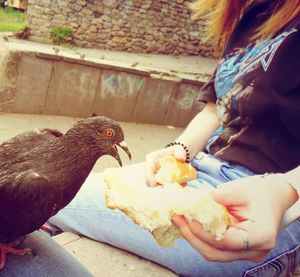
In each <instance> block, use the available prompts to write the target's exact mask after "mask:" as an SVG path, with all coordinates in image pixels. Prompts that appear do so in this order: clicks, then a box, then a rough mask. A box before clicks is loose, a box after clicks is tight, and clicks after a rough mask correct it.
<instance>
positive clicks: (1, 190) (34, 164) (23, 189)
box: [0, 116, 131, 271]
mask: <svg viewBox="0 0 300 277" xmlns="http://www.w3.org/2000/svg"><path fill="white" fill-rule="evenodd" d="M118 147H121V148H122V149H123V150H124V151H125V152H126V154H127V155H128V157H129V159H131V154H130V151H129V149H128V147H127V145H126V143H125V141H124V133H123V130H122V128H121V126H120V125H119V124H118V123H117V122H116V121H114V120H112V119H110V118H107V117H104V116H93V117H89V118H85V119H82V120H79V121H78V122H77V123H75V124H74V125H73V126H72V127H71V128H70V129H69V130H68V131H67V132H66V133H65V134H63V133H61V132H60V131H58V130H52V129H40V130H36V131H29V132H25V133H22V134H19V135H17V136H15V137H13V138H11V139H10V140H7V141H5V142H3V143H2V144H1V145H0V252H1V262H0V271H1V269H3V268H4V266H5V264H6V254H7V253H13V254H17V255H25V254H31V253H32V252H31V249H28V248H26V249H15V247H16V246H17V245H18V244H19V243H20V242H21V241H22V238H24V237H25V236H26V235H27V234H29V233H31V232H33V231H35V230H37V229H39V228H40V227H41V226H42V225H43V224H44V223H45V222H46V221H47V220H48V219H49V218H50V217H51V216H53V215H55V214H56V213H57V212H58V211H59V210H61V209H62V208H64V207H65V206H66V205H68V203H70V202H71V200H72V199H73V198H74V197H75V195H76V193H77V192H78V191H79V189H80V187H81V186H82V184H83V183H84V181H85V180H86V178H87V176H88V175H89V173H90V172H91V170H92V168H93V166H94V165H95V163H96V161H97V160H98V159H99V158H100V157H101V156H103V155H110V156H112V157H114V158H115V159H116V160H117V161H118V163H119V165H120V166H122V161H121V158H120V155H119V153H118Z"/></svg>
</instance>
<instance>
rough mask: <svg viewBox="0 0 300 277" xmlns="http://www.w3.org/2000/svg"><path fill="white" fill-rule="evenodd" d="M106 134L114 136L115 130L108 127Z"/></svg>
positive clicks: (109, 136)
mask: <svg viewBox="0 0 300 277" xmlns="http://www.w3.org/2000/svg"><path fill="white" fill-rule="evenodd" d="M105 135H106V136H107V137H108V138H111V137H113V136H114V135H115V132H114V130H112V129H108V130H106V131H105Z"/></svg>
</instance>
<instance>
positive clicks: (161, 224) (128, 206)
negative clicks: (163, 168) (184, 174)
mask: <svg viewBox="0 0 300 277" xmlns="http://www.w3.org/2000/svg"><path fill="white" fill-rule="evenodd" d="M134 180H135V179H134V176H133V175H132V173H130V174H126V170H123V171H120V170H118V169H107V170H105V172H104V181H105V183H106V184H107V189H106V195H105V198H106V206H107V207H108V208H110V209H119V210H121V211H122V212H124V213H125V214H126V215H127V216H129V217H130V218H131V219H132V220H133V221H134V222H135V223H136V224H138V225H140V226H141V227H142V228H145V229H147V230H149V231H150V232H151V233H152V235H153V237H154V238H155V240H156V241H157V242H158V243H159V244H160V245H161V246H163V247H172V246H173V244H174V240H175V239H176V238H179V237H181V234H180V232H179V230H178V229H177V227H176V226H175V225H174V224H172V221H171V218H172V216H173V215H174V214H177V215H184V216H185V217H186V218H187V219H188V220H190V221H192V220H196V221H198V222H199V223H201V224H202V226H203V228H204V229H205V230H207V231H209V232H211V234H212V235H213V236H214V237H215V238H216V240H220V239H222V238H223V236H224V234H225V233H226V231H227V229H228V228H229V226H230V224H231V220H230V217H229V214H228V212H227V210H226V208H225V207H224V206H222V205H220V204H218V203H217V202H215V201H214V200H213V198H212V196H211V195H210V193H209V191H208V190H207V189H196V188H193V187H188V186H186V187H182V186H181V185H180V184H178V183H172V184H166V185H164V186H156V187H148V186H147V185H146V184H145V183H144V184H141V183H138V184H137V183H136V182H135V181H134Z"/></svg>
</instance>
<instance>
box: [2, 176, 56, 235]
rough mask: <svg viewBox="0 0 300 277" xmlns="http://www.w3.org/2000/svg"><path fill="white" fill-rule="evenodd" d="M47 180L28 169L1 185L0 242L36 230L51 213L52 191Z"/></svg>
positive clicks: (52, 207)
mask: <svg viewBox="0 0 300 277" xmlns="http://www.w3.org/2000/svg"><path fill="white" fill-rule="evenodd" d="M50 189H51V187H50V184H49V181H48V179H47V178H46V177H45V176H43V175H41V174H39V173H37V172H34V171H32V170H28V171H25V172H22V173H20V174H18V175H16V176H15V177H14V178H10V179H7V180H6V182H2V183H1V185H0V226H1V228H0V241H1V240H3V241H10V240H13V239H15V238H16V237H19V236H23V235H25V234H28V233H31V232H33V231H34V230H36V229H38V228H39V227H40V226H41V225H42V224H44V223H45V222H46V221H47V220H48V219H49V218H50V216H51V215H52V214H53V209H54V207H55V205H56V204H55V194H53V193H51V191H50Z"/></svg>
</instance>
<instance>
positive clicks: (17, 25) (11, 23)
mask: <svg viewBox="0 0 300 277" xmlns="http://www.w3.org/2000/svg"><path fill="white" fill-rule="evenodd" d="M25 27H26V14H25V13H22V12H19V11H16V10H14V9H12V8H5V9H2V8H0V32H19V31H23V30H24V28H25Z"/></svg>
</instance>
